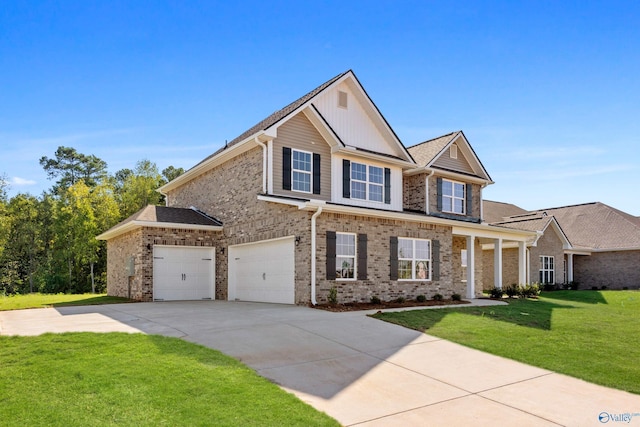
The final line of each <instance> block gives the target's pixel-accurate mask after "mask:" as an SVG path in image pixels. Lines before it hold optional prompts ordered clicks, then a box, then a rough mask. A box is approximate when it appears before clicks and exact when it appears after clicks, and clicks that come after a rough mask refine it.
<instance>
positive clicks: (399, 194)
mask: <svg viewBox="0 0 640 427" xmlns="http://www.w3.org/2000/svg"><path fill="white" fill-rule="evenodd" d="M345 159H346V160H349V161H350V162H356V163H363V164H366V165H367V166H378V167H381V168H383V169H384V168H388V169H389V170H390V172H391V203H384V202H371V201H369V200H360V199H354V198H345V197H343V195H342V184H343V182H342V168H343V166H342V161H343V160H345ZM331 167H332V170H333V175H332V176H333V180H332V185H333V195H334V196H333V202H335V203H340V204H345V205H351V206H360V207H365V208H374V209H385V210H392V211H402V202H403V185H402V169H401V168H399V167H397V166H390V165H388V164H385V163H382V162H375V161H372V160H369V159H362V158H357V157H344V156H335V155H334V156H333V159H332V160H331Z"/></svg>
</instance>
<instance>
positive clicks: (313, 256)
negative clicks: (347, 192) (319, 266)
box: [311, 206, 322, 305]
mask: <svg viewBox="0 0 640 427" xmlns="http://www.w3.org/2000/svg"><path fill="white" fill-rule="evenodd" d="M321 213H322V206H318V210H317V211H316V212H315V213H314V214H313V215H312V216H311V304H313V305H316V304H317V302H316V218H318V217H319V216H320V214H321Z"/></svg>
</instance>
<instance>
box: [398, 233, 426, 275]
mask: <svg viewBox="0 0 640 427" xmlns="http://www.w3.org/2000/svg"><path fill="white" fill-rule="evenodd" d="M398 280H431V240H425V239H405V238H398Z"/></svg>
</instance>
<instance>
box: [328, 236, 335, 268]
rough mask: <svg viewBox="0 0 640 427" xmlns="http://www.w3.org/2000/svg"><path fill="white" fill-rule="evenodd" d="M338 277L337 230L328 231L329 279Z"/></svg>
mask: <svg viewBox="0 0 640 427" xmlns="http://www.w3.org/2000/svg"><path fill="white" fill-rule="evenodd" d="M335 279H336V232H335V231H327V280H335Z"/></svg>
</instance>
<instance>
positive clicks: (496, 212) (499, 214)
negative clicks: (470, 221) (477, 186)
mask: <svg viewBox="0 0 640 427" xmlns="http://www.w3.org/2000/svg"><path fill="white" fill-rule="evenodd" d="M526 213H528V211H526V210H525V209H522V208H521V207H519V206H516V205H513V204H511V203H502V202H494V201H491V200H483V201H482V214H483V217H484V218H483V219H484V222H487V223H489V224H491V223H495V222H500V221H504V220H505V219H507V218H508V217H511V216H514V215H522V214H526Z"/></svg>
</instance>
